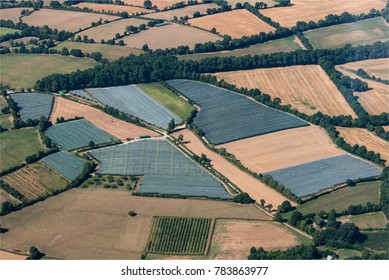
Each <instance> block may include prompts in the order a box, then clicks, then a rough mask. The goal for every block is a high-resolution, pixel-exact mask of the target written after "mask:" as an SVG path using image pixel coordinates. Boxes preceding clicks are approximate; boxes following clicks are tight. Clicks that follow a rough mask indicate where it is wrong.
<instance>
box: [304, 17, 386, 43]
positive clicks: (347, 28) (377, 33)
mask: <svg viewBox="0 0 389 280" xmlns="http://www.w3.org/2000/svg"><path fill="white" fill-rule="evenodd" d="M388 27H389V25H388V24H387V23H386V21H385V20H384V19H383V18H381V17H379V18H372V19H365V20H361V21H357V22H354V23H346V24H340V25H334V26H329V27H323V28H319V29H314V30H310V31H306V32H304V36H305V37H306V38H307V39H308V41H309V42H310V43H311V45H312V46H313V48H315V49H335V48H341V47H343V46H344V45H346V44H351V45H353V46H358V45H371V44H373V43H374V42H377V41H381V42H386V41H388V40H389V28H388Z"/></svg>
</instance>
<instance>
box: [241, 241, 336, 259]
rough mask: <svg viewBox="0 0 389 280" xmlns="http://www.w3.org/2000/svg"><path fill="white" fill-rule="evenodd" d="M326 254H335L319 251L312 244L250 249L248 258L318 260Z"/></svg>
mask: <svg viewBox="0 0 389 280" xmlns="http://www.w3.org/2000/svg"><path fill="white" fill-rule="evenodd" d="M328 255H335V254H334V253H332V252H330V251H328V250H327V251H320V250H318V249H317V248H316V247H314V246H312V245H299V246H296V247H293V248H290V249H288V250H286V251H281V250H277V251H265V250H264V249H263V248H262V247H259V248H258V249H256V248H255V247H252V248H251V249H250V255H249V256H248V259H249V260H320V259H322V258H325V257H327V256H328Z"/></svg>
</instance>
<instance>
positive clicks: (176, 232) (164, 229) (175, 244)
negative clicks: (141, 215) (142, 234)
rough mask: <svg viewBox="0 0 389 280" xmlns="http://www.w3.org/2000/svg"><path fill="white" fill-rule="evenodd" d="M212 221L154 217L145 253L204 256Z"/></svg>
mask: <svg viewBox="0 0 389 280" xmlns="http://www.w3.org/2000/svg"><path fill="white" fill-rule="evenodd" d="M211 222H212V219H207V218H175V217H155V218H154V223H153V228H152V232H151V235H150V239H149V241H148V243H147V248H146V251H148V252H153V253H168V254H204V253H205V248H206V246H207V241H208V237H209V234H210V229H211Z"/></svg>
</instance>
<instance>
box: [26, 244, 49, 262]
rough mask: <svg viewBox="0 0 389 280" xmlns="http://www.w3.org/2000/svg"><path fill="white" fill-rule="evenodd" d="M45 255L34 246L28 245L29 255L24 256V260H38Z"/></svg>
mask: <svg viewBox="0 0 389 280" xmlns="http://www.w3.org/2000/svg"><path fill="white" fill-rule="evenodd" d="M44 256H45V254H44V253H42V252H40V251H39V250H38V249H37V248H36V247H34V246H31V247H30V255H29V256H28V257H27V258H26V260H40V259H41V258H43V257H44Z"/></svg>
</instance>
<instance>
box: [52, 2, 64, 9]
mask: <svg viewBox="0 0 389 280" xmlns="http://www.w3.org/2000/svg"><path fill="white" fill-rule="evenodd" d="M50 8H52V9H58V8H61V3H59V2H58V1H51V2H50Z"/></svg>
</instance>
